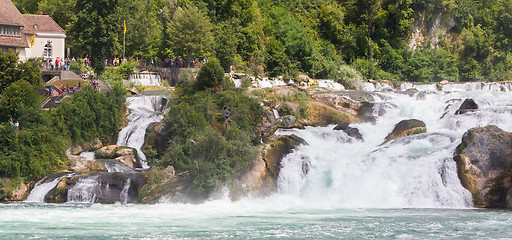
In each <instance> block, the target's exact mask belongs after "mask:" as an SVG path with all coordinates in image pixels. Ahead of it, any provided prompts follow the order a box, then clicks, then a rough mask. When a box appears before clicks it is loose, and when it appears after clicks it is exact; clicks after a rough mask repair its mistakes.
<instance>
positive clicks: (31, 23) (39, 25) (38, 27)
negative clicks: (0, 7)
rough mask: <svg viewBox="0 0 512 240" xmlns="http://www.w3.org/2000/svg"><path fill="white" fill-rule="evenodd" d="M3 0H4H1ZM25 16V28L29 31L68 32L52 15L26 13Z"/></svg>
mask: <svg viewBox="0 0 512 240" xmlns="http://www.w3.org/2000/svg"><path fill="white" fill-rule="evenodd" d="M0 1H2V0H0ZM23 18H24V19H25V30H27V33H30V31H32V32H34V33H35V32H54V33H66V31H64V30H63V29H62V28H61V27H60V26H59V24H57V23H56V22H55V21H54V20H53V19H52V18H51V17H50V16H48V15H31V14H24V15H23Z"/></svg>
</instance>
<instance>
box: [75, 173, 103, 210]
mask: <svg viewBox="0 0 512 240" xmlns="http://www.w3.org/2000/svg"><path fill="white" fill-rule="evenodd" d="M100 187H101V182H100V181H99V180H98V175H93V176H84V177H81V178H79V179H78V181H77V183H76V184H75V186H73V187H72V188H71V189H69V190H68V199H67V202H73V203H94V202H96V198H97V197H98V196H99V195H100V194H101V188H100Z"/></svg>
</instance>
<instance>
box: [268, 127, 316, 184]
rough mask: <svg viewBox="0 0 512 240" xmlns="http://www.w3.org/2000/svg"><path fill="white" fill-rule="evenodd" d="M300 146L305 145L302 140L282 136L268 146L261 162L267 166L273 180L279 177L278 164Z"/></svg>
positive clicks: (295, 137)
mask: <svg viewBox="0 0 512 240" xmlns="http://www.w3.org/2000/svg"><path fill="white" fill-rule="evenodd" d="M300 144H307V143H306V141H304V139H302V138H300V137H297V136H294V135H288V136H283V137H281V138H280V139H278V140H277V141H275V142H273V143H271V144H270V148H268V149H267V151H266V152H265V154H264V157H263V160H264V161H265V163H266V165H267V170H268V172H269V173H270V175H271V176H272V177H273V178H275V179H277V177H278V176H279V171H280V164H281V160H282V159H283V157H284V156H286V155H287V154H289V153H291V152H292V150H293V149H294V148H296V147H297V146H299V145H300Z"/></svg>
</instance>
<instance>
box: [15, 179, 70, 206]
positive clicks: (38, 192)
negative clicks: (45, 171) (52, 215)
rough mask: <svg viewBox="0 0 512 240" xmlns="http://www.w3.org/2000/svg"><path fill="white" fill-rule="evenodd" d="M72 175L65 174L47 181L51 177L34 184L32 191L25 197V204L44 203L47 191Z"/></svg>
mask: <svg viewBox="0 0 512 240" xmlns="http://www.w3.org/2000/svg"><path fill="white" fill-rule="evenodd" d="M72 175H73V174H66V175H63V176H60V177H57V178H54V179H53V180H51V181H49V182H47V181H48V178H50V177H51V176H47V177H45V178H43V179H41V180H40V181H39V182H37V183H36V185H35V186H34V189H32V191H30V194H29V195H28V196H27V199H26V200H25V201H26V202H38V203H42V202H44V198H45V197H46V194H48V192H49V191H51V190H52V189H53V188H55V187H56V186H57V184H59V182H60V180H62V179H63V178H68V177H71V176H72Z"/></svg>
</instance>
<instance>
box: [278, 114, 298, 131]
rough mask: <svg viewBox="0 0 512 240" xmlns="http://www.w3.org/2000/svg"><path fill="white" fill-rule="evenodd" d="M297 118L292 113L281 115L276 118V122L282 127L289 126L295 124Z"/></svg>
mask: <svg viewBox="0 0 512 240" xmlns="http://www.w3.org/2000/svg"><path fill="white" fill-rule="evenodd" d="M296 121H297V118H296V117H295V116H293V115H286V116H282V117H280V118H279V119H278V120H277V123H278V124H279V125H281V126H283V127H284V128H289V127H292V126H294V125H295V122H296Z"/></svg>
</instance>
